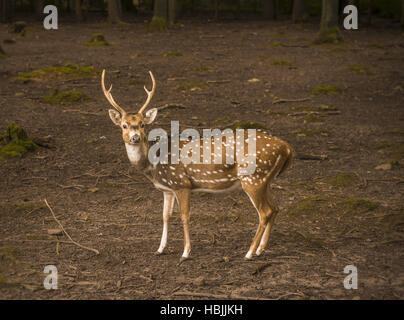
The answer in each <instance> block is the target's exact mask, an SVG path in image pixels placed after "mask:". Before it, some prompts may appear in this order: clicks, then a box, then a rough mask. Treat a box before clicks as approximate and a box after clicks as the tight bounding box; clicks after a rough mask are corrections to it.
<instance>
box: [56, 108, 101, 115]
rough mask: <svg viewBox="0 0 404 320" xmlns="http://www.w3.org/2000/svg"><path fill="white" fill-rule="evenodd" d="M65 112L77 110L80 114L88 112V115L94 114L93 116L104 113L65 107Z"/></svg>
mask: <svg viewBox="0 0 404 320" xmlns="http://www.w3.org/2000/svg"><path fill="white" fill-rule="evenodd" d="M63 112H77V113H80V114H86V115H92V116H100V115H102V114H103V113H102V112H88V111H83V110H79V109H65V110H63Z"/></svg>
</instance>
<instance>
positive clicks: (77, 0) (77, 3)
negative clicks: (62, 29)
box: [74, 0, 83, 22]
mask: <svg viewBox="0 0 404 320" xmlns="http://www.w3.org/2000/svg"><path fill="white" fill-rule="evenodd" d="M74 9H75V12H76V19H77V21H79V22H81V21H83V11H82V10H81V0H74Z"/></svg>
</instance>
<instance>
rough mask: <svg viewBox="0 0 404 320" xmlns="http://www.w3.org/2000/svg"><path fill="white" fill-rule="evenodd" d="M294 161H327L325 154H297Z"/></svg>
mask: <svg viewBox="0 0 404 320" xmlns="http://www.w3.org/2000/svg"><path fill="white" fill-rule="evenodd" d="M296 159H299V160H327V159H328V156H327V155H326V154H320V155H314V154H303V153H302V154H298V155H297V157H296Z"/></svg>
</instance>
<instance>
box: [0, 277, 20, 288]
mask: <svg viewBox="0 0 404 320" xmlns="http://www.w3.org/2000/svg"><path fill="white" fill-rule="evenodd" d="M19 285H20V284H19V283H18V282H10V281H9V280H8V277H7V276H5V275H4V274H0V288H12V287H16V286H19Z"/></svg>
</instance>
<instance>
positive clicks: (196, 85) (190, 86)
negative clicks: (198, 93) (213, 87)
mask: <svg viewBox="0 0 404 320" xmlns="http://www.w3.org/2000/svg"><path fill="white" fill-rule="evenodd" d="M205 86H206V83H205V82H201V81H194V82H188V83H185V84H183V85H182V86H178V87H177V90H198V89H202V88H203V87H205Z"/></svg>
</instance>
